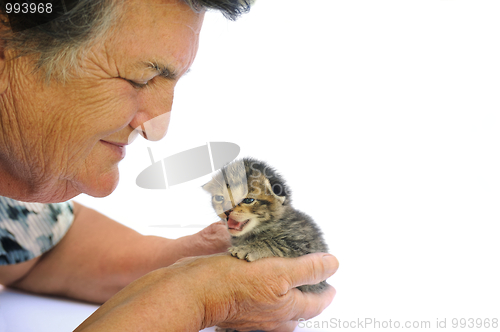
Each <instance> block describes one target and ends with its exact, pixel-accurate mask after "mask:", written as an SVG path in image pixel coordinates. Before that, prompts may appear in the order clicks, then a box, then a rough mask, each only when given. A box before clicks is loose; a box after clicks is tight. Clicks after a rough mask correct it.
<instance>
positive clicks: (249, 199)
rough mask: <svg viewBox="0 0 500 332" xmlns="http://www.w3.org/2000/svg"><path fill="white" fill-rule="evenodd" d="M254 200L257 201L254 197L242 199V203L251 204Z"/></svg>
mask: <svg viewBox="0 0 500 332" xmlns="http://www.w3.org/2000/svg"><path fill="white" fill-rule="evenodd" d="M253 201H255V199H253V198H245V199H244V200H242V201H241V203H243V204H251V203H253Z"/></svg>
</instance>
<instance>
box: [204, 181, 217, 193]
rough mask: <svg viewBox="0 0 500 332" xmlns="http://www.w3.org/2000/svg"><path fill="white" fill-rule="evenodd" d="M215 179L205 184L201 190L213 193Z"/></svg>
mask: <svg viewBox="0 0 500 332" xmlns="http://www.w3.org/2000/svg"><path fill="white" fill-rule="evenodd" d="M213 181H214V180H213V179H212V180H210V181H208V182H207V183H205V184H204V185H203V186H201V188H202V189H203V190H205V191H207V192H209V193H212V189H213V186H214V185H213Z"/></svg>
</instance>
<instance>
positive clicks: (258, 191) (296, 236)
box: [203, 158, 328, 293]
mask: <svg viewBox="0 0 500 332" xmlns="http://www.w3.org/2000/svg"><path fill="white" fill-rule="evenodd" d="M203 189H204V190H206V191H208V192H209V193H210V194H211V195H212V205H213V207H214V209H215V212H216V213H217V215H218V216H219V217H220V218H221V219H226V220H227V228H228V231H229V233H230V234H231V242H232V247H230V248H229V252H230V253H231V254H232V255H233V256H235V257H238V258H239V259H246V260H247V261H249V262H251V261H254V260H257V259H261V258H265V257H272V256H277V257H298V256H302V255H306V254H309V253H314V252H327V250H328V247H327V245H326V243H325V241H324V240H323V237H322V233H321V231H320V229H319V228H318V226H317V225H316V224H315V223H314V221H313V220H312V219H311V217H309V216H308V215H306V214H304V213H302V212H300V211H297V210H295V209H294V208H293V207H292V206H291V197H290V189H289V188H288V187H287V185H286V184H285V181H284V180H283V178H282V177H281V176H280V175H279V174H278V173H277V172H276V171H275V170H274V169H273V168H271V167H270V166H268V165H267V164H265V163H264V162H262V161H258V160H255V159H252V158H244V159H242V160H238V161H234V162H232V163H230V164H228V165H226V166H224V167H223V168H222V169H221V171H219V172H218V173H217V174H216V175H215V176H214V177H213V179H212V180H211V181H210V182H208V183H207V184H205V185H204V186H203ZM297 288H298V289H300V290H301V291H303V292H314V293H320V292H322V291H323V290H324V289H325V288H326V282H325V281H322V282H320V283H319V284H315V285H303V286H299V287H297Z"/></svg>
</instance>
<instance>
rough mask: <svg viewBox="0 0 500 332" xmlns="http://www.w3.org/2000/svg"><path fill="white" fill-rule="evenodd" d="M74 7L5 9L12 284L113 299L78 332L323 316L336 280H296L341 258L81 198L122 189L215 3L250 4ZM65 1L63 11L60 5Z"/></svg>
mask: <svg viewBox="0 0 500 332" xmlns="http://www.w3.org/2000/svg"><path fill="white" fill-rule="evenodd" d="M61 4H62V7H61V5H60V6H59V7H60V8H59V10H62V11H61V12H60V13H56V14H57V15H56V16H55V17H51V18H50V20H49V21H48V22H42V23H40V22H39V21H37V20H36V19H35V20H33V19H31V18H32V17H35V18H36V15H35V14H36V13H35V14H32V16H30V17H31V18H30V17H28V16H25V17H23V16H22V13H19V14H17V16H16V15H14V14H13V13H12V10H10V12H9V10H8V8H7V7H5V8H2V9H1V12H0V16H1V19H2V21H3V25H2V26H1V28H0V29H1V32H0V36H1V44H0V55H1V56H0V195H1V197H0V283H1V284H4V285H7V286H10V287H15V288H19V289H23V290H27V291H30V292H34V293H39V294H55V295H60V296H66V297H70V298H75V299H80V300H84V301H89V302H95V303H103V302H105V303H104V304H103V305H102V306H101V307H100V308H99V309H98V310H97V311H96V312H95V313H94V314H93V315H92V316H90V317H89V318H88V319H87V320H86V321H85V322H84V323H83V324H82V325H80V327H79V328H78V329H77V330H78V331H94V330H95V331H97V330H99V331H114V330H116V331H125V330H127V331H128V330H144V331H160V330H161V331H164V330H166V329H167V328H168V330H175V331H177V330H179V331H180V330H182V331H197V330H199V329H202V328H205V327H208V326H213V325H216V324H217V325H218V326H222V327H233V328H237V329H242V330H249V329H264V330H273V329H279V330H284V331H287V330H293V328H294V327H295V326H296V321H297V320H298V319H299V318H305V319H308V318H311V317H313V316H315V315H317V314H319V313H320V312H321V311H322V310H323V309H324V308H325V307H326V306H327V305H328V304H329V303H330V302H331V300H332V298H333V296H334V289H333V288H331V287H330V288H329V289H328V290H327V291H326V292H325V293H323V294H321V295H319V294H306V293H301V292H300V291H299V290H297V289H295V288H294V287H296V286H298V285H302V284H313V283H317V282H319V281H321V280H324V279H326V278H328V277H329V276H331V275H332V274H333V273H334V272H335V271H336V269H337V267H338V263H337V260H336V259H335V257H333V256H331V255H328V254H313V255H308V256H303V257H300V258H296V259H283V258H270V259H263V260H260V261H257V262H253V263H251V264H250V263H247V262H245V261H242V260H238V259H234V258H232V257H231V256H230V255H227V254H217V253H222V252H224V251H225V250H226V248H227V247H228V245H229V239H228V233H227V232H226V230H225V226H224V225H223V224H221V223H216V224H213V225H211V226H209V227H207V228H206V229H204V230H203V231H201V232H200V233H198V234H195V235H192V236H188V237H184V238H180V239H177V240H169V239H164V238H160V237H151V236H142V235H140V234H138V233H136V232H134V231H133V230H131V229H128V228H126V227H125V226H123V225H121V224H119V223H117V222H115V221H113V220H110V219H109V218H107V217H105V216H103V215H101V214H99V213H98V212H96V211H94V210H92V209H89V208H87V207H84V206H82V205H80V204H77V203H75V202H71V201H69V200H70V199H71V198H73V197H75V196H77V195H78V194H80V193H87V194H89V195H92V196H96V197H103V196H106V195H108V194H110V193H111V192H112V191H113V190H114V188H115V187H116V185H117V182H118V163H119V161H120V160H122V159H123V158H124V156H125V146H126V145H127V144H128V142H129V136H130V135H131V134H132V133H133V131H134V130H135V129H136V128H141V125H143V124H144V123H145V122H146V121H149V120H151V119H155V118H160V119H161V118H163V119H168V117H161V115H162V114H166V113H167V112H169V111H170V108H171V105H172V101H173V93H174V87H175V85H176V83H177V81H178V80H179V78H180V77H181V76H182V75H183V74H184V73H186V71H187V70H188V69H189V67H190V66H191V64H192V62H193V60H194V58H195V55H196V52H197V48H198V37H199V33H200V29H201V26H202V22H203V13H204V11H205V10H206V9H210V8H211V9H218V10H221V11H222V12H223V13H224V14H225V15H226V16H227V17H229V18H233V19H234V18H235V17H237V16H238V15H239V14H240V13H242V12H244V11H246V10H248V7H249V4H248V3H247V2H246V1H245V0H232V1H231V0H198V1H195V0H185V1H181V0H127V1H120V0H116V1H114V0H80V1H78V2H76V1H75V2H74V3H73V4H72V5H71V2H70V1H65V2H61ZM38 8H40V7H38ZM61 8H62V9H61ZM11 9H12V8H11ZM51 9H52V10H58V9H57V4H56V2H55V3H54V7H52V8H51ZM33 15H35V16H33ZM42 21H43V20H42ZM167 126H168V121H164V122H163V123H161V124H158V123H157V124H155V128H154V131H155V132H154V133H153V134H154V135H153V136H155V137H162V136H163V135H164V133H165V132H166V129H167ZM143 134H144V136H145V137H146V138H148V135H147V134H146V133H143ZM210 254H212V255H210ZM202 255H205V256H202ZM207 255H210V256H207ZM189 256H199V257H191V258H184V257H189ZM181 258H184V259H182V260H179V259H181ZM136 279H137V280H136ZM134 280H135V281H134Z"/></svg>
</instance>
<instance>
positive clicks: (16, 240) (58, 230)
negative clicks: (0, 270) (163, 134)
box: [0, 196, 73, 265]
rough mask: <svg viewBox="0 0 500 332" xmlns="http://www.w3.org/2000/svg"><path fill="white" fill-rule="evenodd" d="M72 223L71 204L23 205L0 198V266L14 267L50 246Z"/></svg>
mask: <svg viewBox="0 0 500 332" xmlns="http://www.w3.org/2000/svg"><path fill="white" fill-rule="evenodd" d="M72 223H73V202H71V201H68V202H64V203H54V204H41V203H25V202H21V201H16V200H14V199H11V198H7V197H3V196H0V265H9V264H17V263H22V262H25V261H28V260H30V259H33V258H35V257H37V256H40V255H41V254H43V253H44V252H46V251H48V250H49V249H51V248H52V247H54V246H55V245H56V244H57V243H58V242H59V241H60V240H61V239H62V238H63V236H64V235H65V234H66V232H67V231H68V229H69V228H70V226H71V224H72Z"/></svg>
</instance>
